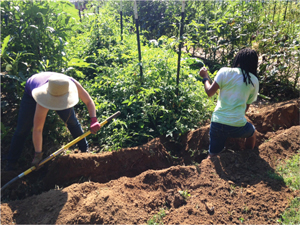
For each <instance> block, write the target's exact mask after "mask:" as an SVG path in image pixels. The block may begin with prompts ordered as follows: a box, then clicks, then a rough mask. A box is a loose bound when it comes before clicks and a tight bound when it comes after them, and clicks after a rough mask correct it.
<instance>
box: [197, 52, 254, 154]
mask: <svg viewBox="0 0 300 225" xmlns="http://www.w3.org/2000/svg"><path fill="white" fill-rule="evenodd" d="M257 66H258V56H257V53H256V52H255V51H254V50H251V49H249V48H245V49H242V50H241V51H239V52H238V53H237V55H236V56H235V58H234V60H233V67H232V68H229V67H223V68H221V69H220V70H219V71H218V73H217V75H216V77H215V79H214V81H213V83H212V84H210V83H209V82H208V80H209V76H208V73H207V69H206V68H205V67H203V68H201V69H200V72H199V74H200V76H201V77H202V78H203V79H202V82H203V84H204V88H205V92H206V94H207V95H208V96H209V97H211V96H213V95H214V94H215V93H216V92H217V90H218V89H220V94H219V97H218V101H217V105H216V108H215V110H214V112H213V114H212V118H211V124H210V131H209V135H210V137H209V139H210V140H209V142H210V144H209V156H208V158H211V157H213V156H216V155H217V154H218V153H220V152H221V151H222V150H223V148H224V146H225V142H226V140H227V138H229V137H231V138H246V142H245V147H246V148H248V149H253V148H254V147H255V142H256V133H255V127H254V126H253V125H252V124H251V123H249V122H247V120H246V118H245V113H246V112H247V110H248V108H249V106H250V104H251V103H253V102H254V101H256V99H257V95H258V89H259V82H258V79H257V77H256V76H257Z"/></svg>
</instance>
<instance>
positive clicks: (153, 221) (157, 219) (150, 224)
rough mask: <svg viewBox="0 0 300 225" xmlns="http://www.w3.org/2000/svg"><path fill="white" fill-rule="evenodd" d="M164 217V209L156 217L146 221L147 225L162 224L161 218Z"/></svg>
mask: <svg viewBox="0 0 300 225" xmlns="http://www.w3.org/2000/svg"><path fill="white" fill-rule="evenodd" d="M165 216H166V212H165V210H164V209H161V210H160V211H159V212H158V213H157V214H156V215H154V216H153V217H152V218H151V219H149V220H148V221H147V224H148V225H159V224H163V218H164V217H165Z"/></svg>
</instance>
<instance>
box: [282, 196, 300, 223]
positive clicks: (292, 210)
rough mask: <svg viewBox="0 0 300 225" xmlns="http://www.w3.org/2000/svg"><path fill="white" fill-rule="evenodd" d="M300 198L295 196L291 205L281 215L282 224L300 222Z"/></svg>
mask: <svg viewBox="0 0 300 225" xmlns="http://www.w3.org/2000/svg"><path fill="white" fill-rule="evenodd" d="M299 209H300V198H299V197H295V198H294V199H293V200H292V201H291V202H290V205H289V207H288V208H287V209H286V210H285V211H284V212H283V214H282V215H281V218H282V219H279V220H278V222H279V223H280V224H299V223H300V210H299Z"/></svg>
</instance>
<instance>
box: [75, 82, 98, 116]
mask: <svg viewBox="0 0 300 225" xmlns="http://www.w3.org/2000/svg"><path fill="white" fill-rule="evenodd" d="M75 84H76V86H77V89H78V95H79V98H80V99H81V100H82V101H83V102H84V104H85V105H86V107H87V109H88V111H89V115H90V117H91V118H92V117H96V108H95V103H94V101H93V100H92V98H91V96H90V95H89V93H88V92H87V91H86V90H85V89H84V88H83V87H82V86H81V84H80V83H79V82H78V81H76V80H75Z"/></svg>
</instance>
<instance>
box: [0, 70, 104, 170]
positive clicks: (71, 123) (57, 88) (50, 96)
mask: <svg viewBox="0 0 300 225" xmlns="http://www.w3.org/2000/svg"><path fill="white" fill-rule="evenodd" d="M79 99H81V100H82V101H83V102H84V103H85V105H86V106H87V109H88V112H89V115H90V119H91V124H90V130H91V132H92V133H93V134H95V133H96V132H97V131H98V130H99V129H100V128H101V126H100V124H99V123H98V121H97V117H96V109H95V104H94V102H93V100H92V98H91V97H90V95H89V94H88V92H87V91H86V90H85V89H84V88H83V87H82V86H81V85H80V83H79V82H78V81H76V80H75V79H74V78H72V77H69V76H67V75H64V74H61V73H55V72H41V73H38V74H35V75H33V76H31V77H30V78H29V79H28V80H27V82H26V85H25V91H24V95H23V97H22V100H21V104H20V110H19V115H18V122H17V127H16V130H15V132H14V135H13V138H12V141H11V145H10V149H9V152H8V155H7V165H6V168H5V170H7V171H9V170H14V169H16V163H17V161H18V159H19V157H20V156H21V153H22V150H23V147H24V142H25V140H26V138H27V135H28V134H29V133H30V131H31V129H32V128H33V129H32V141H33V145H34V150H35V155H34V158H33V161H32V165H33V166H37V165H38V164H39V163H40V161H41V160H42V156H43V153H42V143H43V128H44V124H45V120H46V116H47V113H48V111H49V109H50V110H55V111H56V112H57V114H58V115H59V116H60V118H61V119H62V120H63V121H64V123H65V124H66V125H67V127H68V129H69V131H70V132H71V134H72V136H73V138H77V137H79V136H80V135H82V134H83V130H82V128H81V125H80V123H79V121H78V119H77V118H76V115H75V112H74V108H73V106H75V105H76V104H77V103H78V101H79ZM78 148H79V149H80V150H81V152H86V151H87V149H88V143H87V141H86V139H85V138H84V139H82V140H80V141H79V142H78Z"/></svg>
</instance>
